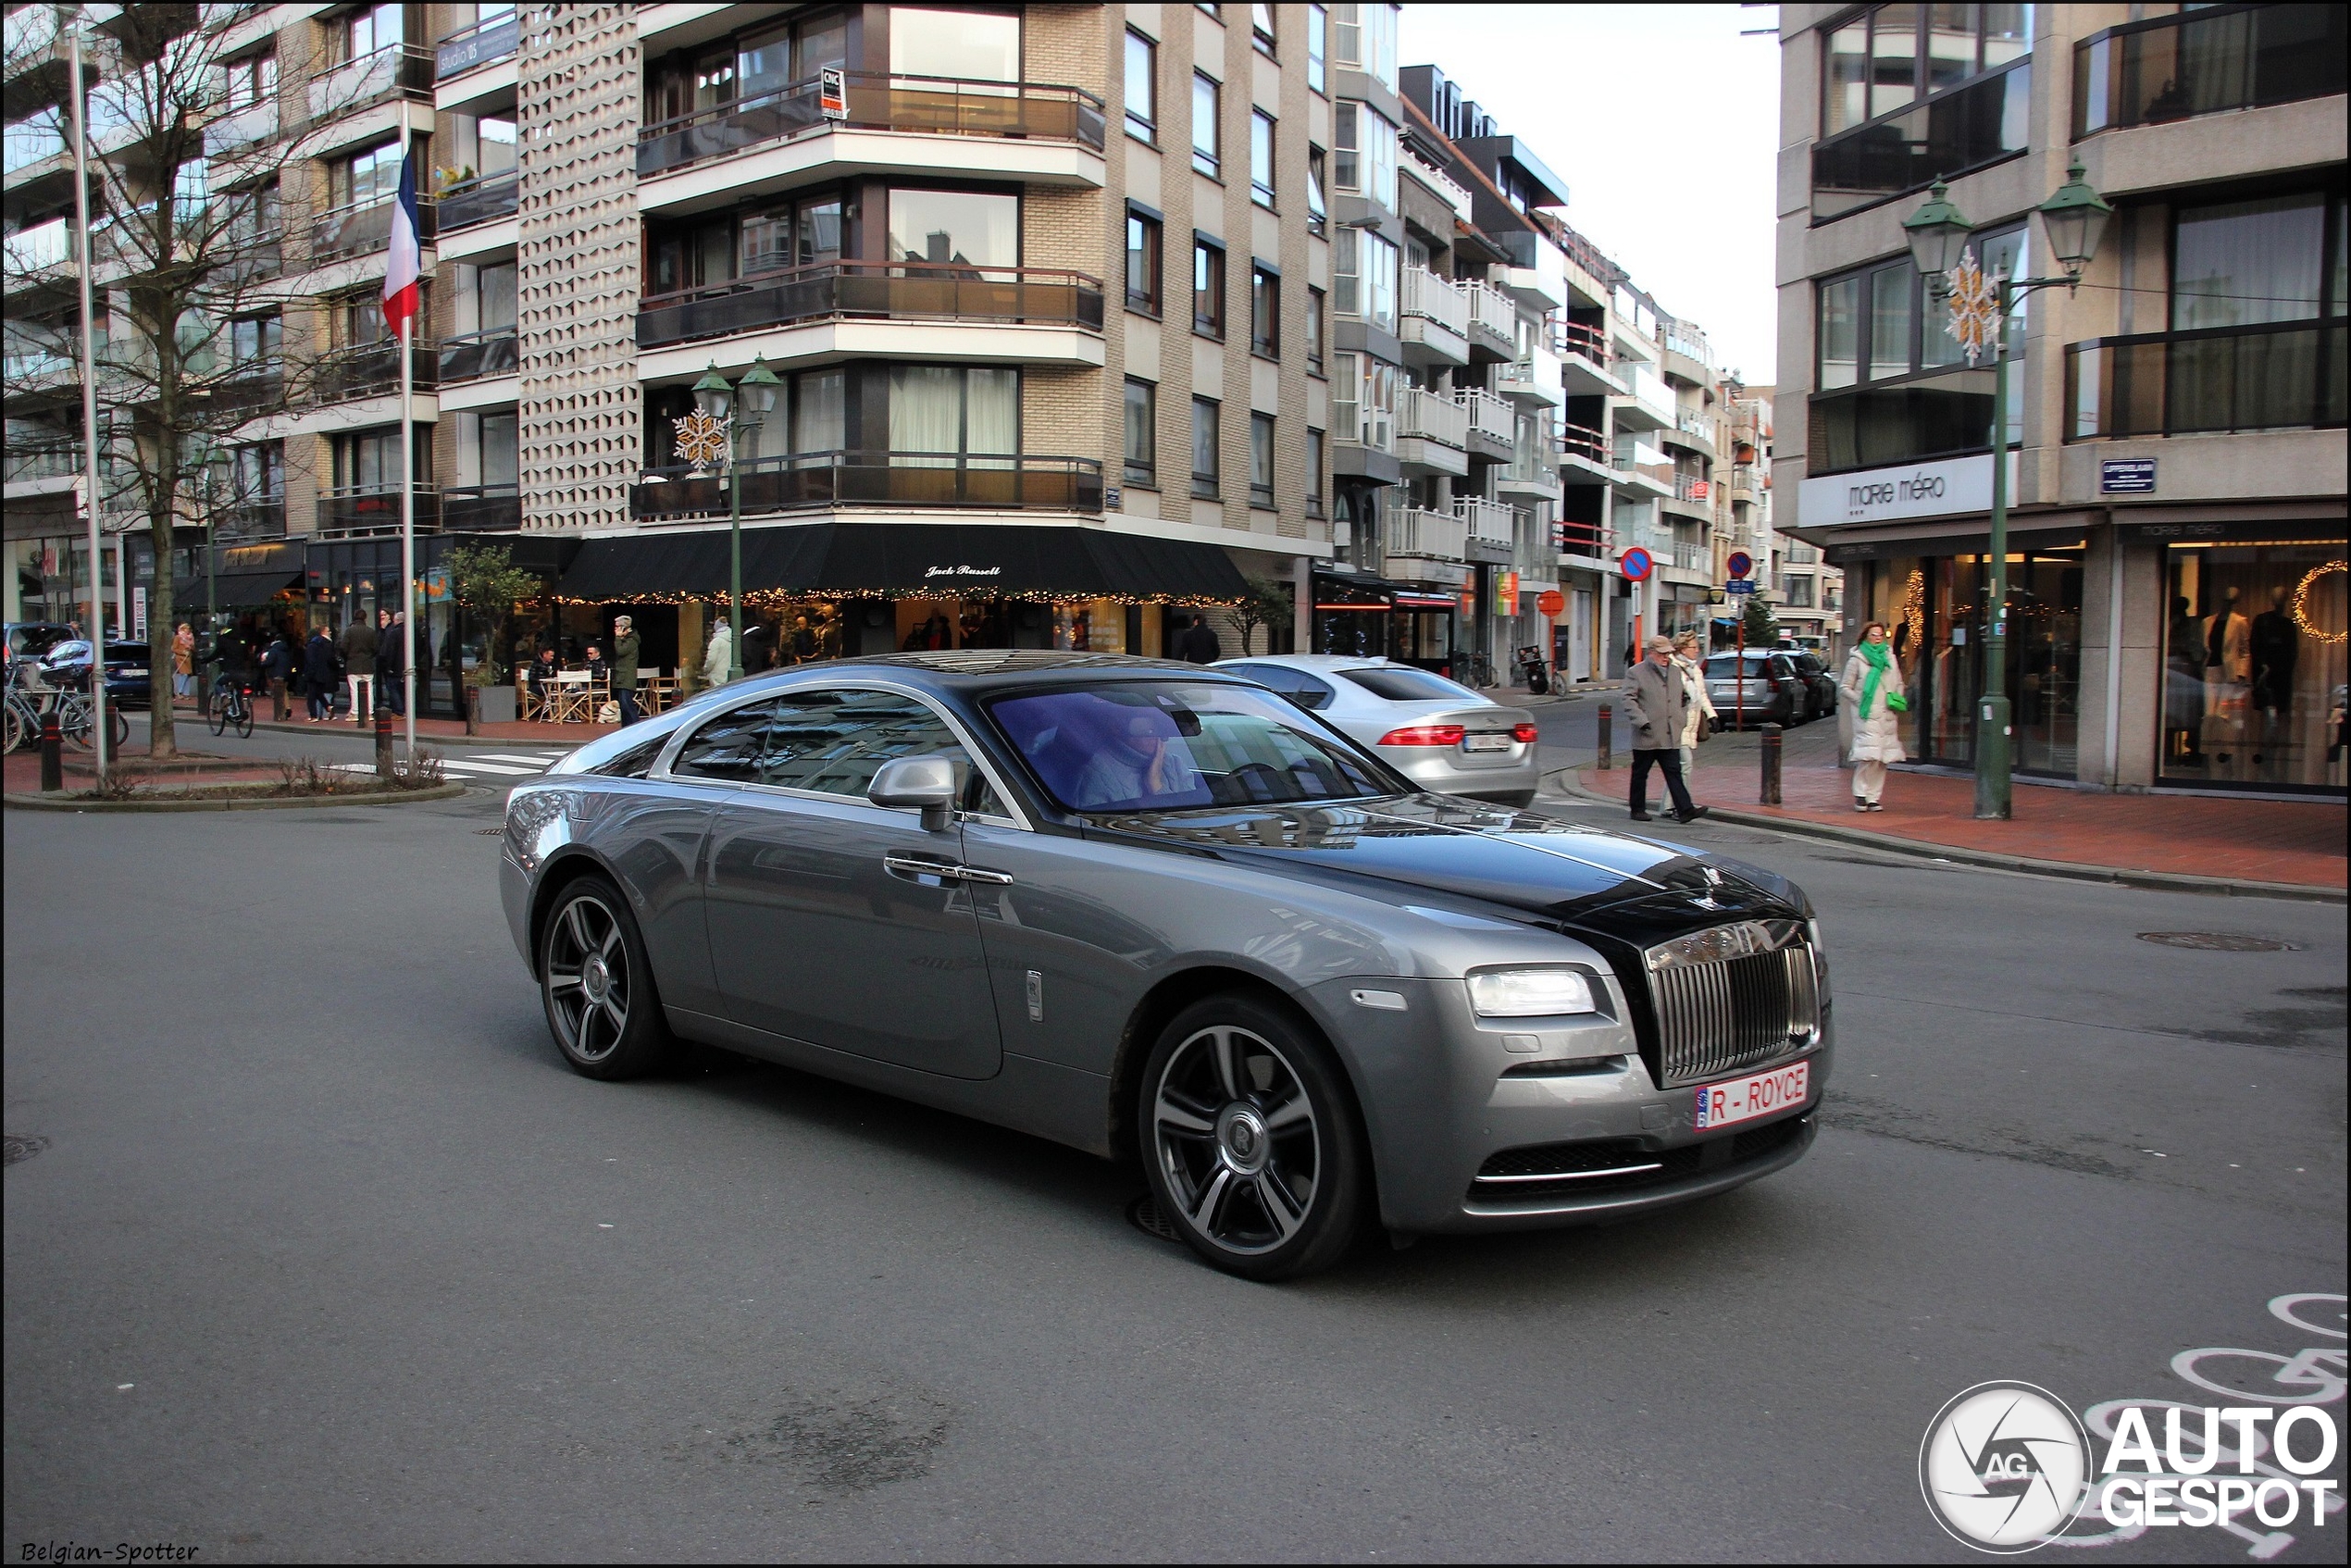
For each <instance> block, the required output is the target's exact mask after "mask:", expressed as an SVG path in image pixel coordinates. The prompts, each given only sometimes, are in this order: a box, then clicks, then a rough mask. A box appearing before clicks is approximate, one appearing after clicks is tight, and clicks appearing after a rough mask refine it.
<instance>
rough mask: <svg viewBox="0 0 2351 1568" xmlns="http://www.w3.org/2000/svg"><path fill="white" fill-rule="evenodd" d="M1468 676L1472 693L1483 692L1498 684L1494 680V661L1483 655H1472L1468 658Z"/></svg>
mask: <svg viewBox="0 0 2351 1568" xmlns="http://www.w3.org/2000/svg"><path fill="white" fill-rule="evenodd" d="M1468 674H1469V684H1470V688H1471V689H1472V690H1473V691H1483V690H1484V689H1485V688H1486V687H1488V686H1496V685H1499V684H1500V682H1499V681H1497V680H1496V679H1495V678H1494V661H1493V660H1491V659H1489V658H1487V657H1486V655H1485V654H1483V653H1472V654H1471V655H1470V656H1469V669H1468Z"/></svg>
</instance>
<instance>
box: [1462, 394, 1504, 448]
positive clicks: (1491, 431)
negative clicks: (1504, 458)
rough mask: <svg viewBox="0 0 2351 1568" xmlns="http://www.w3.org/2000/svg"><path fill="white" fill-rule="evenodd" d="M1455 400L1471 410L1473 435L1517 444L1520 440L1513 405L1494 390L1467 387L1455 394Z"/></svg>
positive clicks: (1471, 431)
mask: <svg viewBox="0 0 2351 1568" xmlns="http://www.w3.org/2000/svg"><path fill="white" fill-rule="evenodd" d="M1453 401H1454V402H1455V403H1457V404H1461V405H1462V407H1463V408H1465V409H1467V410H1468V411H1469V428H1470V433H1471V434H1472V435H1479V436H1487V437H1490V438H1492V439H1493V440H1495V441H1499V442H1505V443H1507V444H1511V445H1515V444H1516V443H1517V442H1518V415H1517V413H1516V411H1514V410H1513V409H1512V408H1511V405H1510V404H1507V403H1505V402H1503V401H1502V400H1501V399H1500V398H1499V397H1496V396H1495V395H1494V394H1493V393H1492V392H1479V391H1478V390H1477V389H1476V388H1474V387H1465V388H1463V389H1462V391H1460V392H1455V393H1454V394H1453Z"/></svg>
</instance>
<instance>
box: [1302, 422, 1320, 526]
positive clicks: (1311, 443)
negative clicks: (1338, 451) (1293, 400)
mask: <svg viewBox="0 0 2351 1568" xmlns="http://www.w3.org/2000/svg"><path fill="white" fill-rule="evenodd" d="M1323 462H1324V458H1323V432H1322V431H1320V430H1308V431H1307V432H1306V515H1307V516H1310V517H1319V516H1322V515H1323Z"/></svg>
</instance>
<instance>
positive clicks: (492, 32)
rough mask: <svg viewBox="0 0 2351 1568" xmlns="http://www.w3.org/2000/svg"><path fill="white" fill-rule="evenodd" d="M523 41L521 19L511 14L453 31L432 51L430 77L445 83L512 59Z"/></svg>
mask: <svg viewBox="0 0 2351 1568" xmlns="http://www.w3.org/2000/svg"><path fill="white" fill-rule="evenodd" d="M521 40H522V25H521V21H520V19H519V18H517V17H516V14H515V13H514V12H512V11H509V12H507V13H506V14H505V15H504V16H503V17H492V18H491V19H490V20H488V21H486V22H477V23H475V24H474V25H473V26H471V27H469V28H466V30H465V31H462V32H453V33H451V34H450V35H449V36H448V37H446V38H444V39H442V41H441V45H440V47H438V48H437V49H435V50H434V51H433V78H434V80H435V81H448V80H449V79H450V78H451V77H453V76H463V75H464V74H465V73H466V72H467V71H469V70H474V69H477V68H480V67H482V66H486V65H491V64H494V63H496V62H497V61H499V60H504V59H508V58H511V57H512V56H513V55H514V53H515V47H516V44H519V43H520V42H521Z"/></svg>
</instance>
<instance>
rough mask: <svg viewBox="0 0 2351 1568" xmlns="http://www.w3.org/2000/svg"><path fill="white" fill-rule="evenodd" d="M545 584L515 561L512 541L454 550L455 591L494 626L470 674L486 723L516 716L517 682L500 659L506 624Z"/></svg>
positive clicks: (452, 581) (451, 574)
mask: <svg viewBox="0 0 2351 1568" xmlns="http://www.w3.org/2000/svg"><path fill="white" fill-rule="evenodd" d="M541 586H542V585H541V582H540V579H539V574H538V573H536V572H532V571H529V570H526V569H525V568H523V567H520V566H516V565H515V564H514V551H513V548H512V547H511V546H509V545H504V544H485V545H461V546H460V547H458V548H457V549H455V550H452V551H451V552H450V553H449V588H450V591H451V592H452V593H453V594H454V595H455V597H456V600H457V603H459V604H463V605H464V606H465V607H466V610H468V611H469V612H471V613H472V614H473V615H475V616H479V617H480V618H481V619H482V620H483V621H484V622H485V623H487V626H488V629H489V635H488V636H487V637H486V638H484V639H483V644H482V653H481V658H480V661H479V663H477V664H476V665H475V666H474V667H473V668H471V669H469V670H467V671H466V684H467V685H468V686H470V687H472V688H473V689H474V691H475V693H476V695H475V696H474V697H473V698H472V701H473V702H475V703H479V713H480V716H481V722H482V723H484V724H512V723H513V722H514V721H515V719H516V712H515V689H514V685H513V683H512V682H511V681H509V680H508V679H507V678H506V671H505V666H504V665H502V664H500V663H499V662H498V650H499V649H501V648H503V647H504V646H505V645H506V623H507V622H508V621H509V620H510V619H512V618H513V616H514V613H515V606H516V604H521V603H522V602H523V601H524V600H526V599H528V598H529V597H530V596H531V595H533V594H535V593H537V592H538V591H540V589H541Z"/></svg>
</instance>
